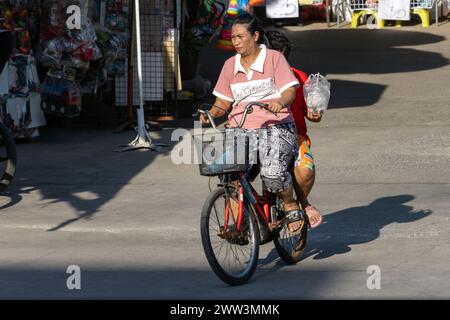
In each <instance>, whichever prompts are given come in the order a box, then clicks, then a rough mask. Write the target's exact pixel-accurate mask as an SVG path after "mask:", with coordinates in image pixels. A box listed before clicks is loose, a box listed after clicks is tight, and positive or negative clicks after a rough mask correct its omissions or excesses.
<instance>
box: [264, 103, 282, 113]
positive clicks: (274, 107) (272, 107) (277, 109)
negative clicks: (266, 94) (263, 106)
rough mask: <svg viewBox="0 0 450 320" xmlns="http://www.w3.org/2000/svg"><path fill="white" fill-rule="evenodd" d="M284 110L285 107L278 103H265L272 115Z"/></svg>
mask: <svg viewBox="0 0 450 320" xmlns="http://www.w3.org/2000/svg"><path fill="white" fill-rule="evenodd" d="M284 108H285V106H284V105H283V104H281V103H279V102H278V101H270V102H269V103H267V109H269V110H270V111H272V112H273V113H278V112H280V111H281V110H282V109H284Z"/></svg>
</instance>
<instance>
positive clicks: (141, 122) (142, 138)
mask: <svg viewBox="0 0 450 320" xmlns="http://www.w3.org/2000/svg"><path fill="white" fill-rule="evenodd" d="M134 8H135V10H136V11H135V15H136V48H137V64H138V83H139V109H138V110H137V120H138V136H139V142H140V143H145V142H146V134H145V119H144V98H143V89H142V51H141V18H140V12H139V0H135V1H134Z"/></svg>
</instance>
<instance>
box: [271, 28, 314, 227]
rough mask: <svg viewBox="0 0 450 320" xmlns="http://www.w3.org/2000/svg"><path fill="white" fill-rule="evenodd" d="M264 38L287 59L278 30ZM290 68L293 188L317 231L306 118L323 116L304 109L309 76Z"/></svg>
mask: <svg viewBox="0 0 450 320" xmlns="http://www.w3.org/2000/svg"><path fill="white" fill-rule="evenodd" d="M265 36H266V38H267V41H268V46H269V48H271V49H274V50H277V51H279V52H281V53H283V54H284V56H285V57H286V59H288V57H289V53H290V51H291V44H290V42H289V39H288V38H287V37H286V36H285V35H284V34H283V33H281V32H280V31H277V30H268V31H266V32H265ZM291 69H292V71H293V72H294V75H295V77H296V78H297V80H298V81H299V82H300V85H301V86H300V87H298V88H297V92H296V97H295V100H294V102H293V103H292V105H291V111H292V114H293V117H294V120H295V126H296V127H297V137H298V145H299V154H298V157H297V158H296V161H295V167H294V172H293V173H294V177H295V179H294V189H295V193H296V195H297V199H299V201H300V204H301V205H302V208H303V210H305V212H306V215H307V217H308V220H309V224H310V227H311V228H316V227H318V226H319V225H320V224H321V222H322V215H321V213H320V212H319V210H317V208H316V207H314V206H313V205H311V204H310V203H309V202H308V199H307V197H308V195H309V193H310V192H311V190H312V187H313V185H314V180H315V175H316V172H315V171H316V168H315V165H314V159H313V156H312V153H311V139H310V138H309V136H308V134H307V127H306V122H305V118H306V119H308V120H309V121H311V122H320V121H321V120H322V113H314V112H313V111H312V110H310V109H309V108H307V106H306V102H305V98H304V96H303V84H304V83H305V82H306V80H307V79H308V76H307V75H306V74H305V73H304V72H302V71H300V70H298V69H296V68H293V67H291Z"/></svg>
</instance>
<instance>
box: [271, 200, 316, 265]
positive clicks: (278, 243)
mask: <svg viewBox="0 0 450 320" xmlns="http://www.w3.org/2000/svg"><path fill="white" fill-rule="evenodd" d="M276 208H277V211H278V215H279V216H282V217H284V212H283V210H282V208H283V204H282V201H281V200H280V199H277V205H276ZM282 217H279V218H282ZM307 237H308V225H307V222H306V221H305V222H304V223H303V226H302V228H301V230H300V232H299V233H298V234H292V233H290V232H289V229H288V224H287V223H286V222H284V223H282V225H281V226H280V227H279V229H277V230H274V232H273V242H274V244H275V248H276V250H277V252H278V255H279V256H280V258H281V259H282V260H283V261H284V262H286V263H287V264H295V263H297V262H299V261H300V260H301V258H302V254H303V250H304V249H305V246H306V239H307Z"/></svg>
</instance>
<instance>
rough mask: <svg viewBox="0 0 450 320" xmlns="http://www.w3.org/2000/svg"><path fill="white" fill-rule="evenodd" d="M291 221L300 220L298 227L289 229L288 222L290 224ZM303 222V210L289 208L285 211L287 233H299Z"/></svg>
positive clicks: (304, 219)
mask: <svg viewBox="0 0 450 320" xmlns="http://www.w3.org/2000/svg"><path fill="white" fill-rule="evenodd" d="M293 222H301V223H300V227H299V228H297V229H295V230H293V231H291V230H289V224H291V223H293ZM305 222H306V218H305V213H304V212H303V210H300V209H295V210H290V211H288V212H286V224H287V226H288V231H289V233H291V234H299V233H300V232H301V230H302V228H303V226H304V223H305Z"/></svg>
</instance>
